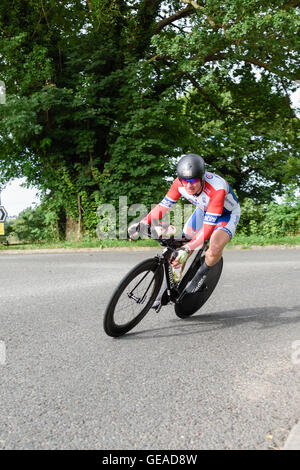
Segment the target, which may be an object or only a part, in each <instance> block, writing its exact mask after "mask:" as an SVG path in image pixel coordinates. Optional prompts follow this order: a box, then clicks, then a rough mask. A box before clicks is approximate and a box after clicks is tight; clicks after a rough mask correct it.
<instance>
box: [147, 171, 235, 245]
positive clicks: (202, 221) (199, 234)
mask: <svg viewBox="0 0 300 470" xmlns="http://www.w3.org/2000/svg"><path fill="white" fill-rule="evenodd" d="M180 197H184V198H186V199H187V200H188V201H189V202H191V203H192V204H194V205H195V206H196V210H195V211H194V213H193V215H192V216H191V217H190V218H189V220H188V221H187V223H186V224H185V226H184V229H183V233H184V235H185V236H186V237H188V238H191V241H190V242H188V243H187V244H186V246H188V247H189V248H190V249H191V250H195V249H196V248H199V247H200V246H202V244H203V242H204V241H206V240H209V238H210V237H211V235H212V233H213V231H214V230H219V229H221V230H225V231H226V233H228V235H229V237H230V238H232V237H233V235H234V232H235V229H236V226H237V224H238V221H239V218H240V205H239V203H238V199H237V197H236V195H235V193H234V192H233V190H232V188H231V186H230V184H228V183H227V181H226V180H224V178H221V177H220V176H218V175H216V174H215V173H210V172H206V173H205V177H204V187H203V191H202V192H201V193H200V194H198V195H191V194H188V192H187V191H186V189H185V187H184V185H183V184H182V183H181V182H180V180H179V178H176V179H175V180H174V181H173V184H172V186H171V187H170V189H169V191H168V192H167V194H166V196H165V197H164V198H163V200H162V201H161V202H160V203H159V204H158V205H157V206H156V207H155V208H154V209H152V211H151V212H150V213H149V214H148V216H147V222H148V223H149V224H151V221H152V220H160V219H161V218H162V217H163V216H164V215H165V213H166V212H167V211H168V210H169V209H170V208H171V207H172V206H173V204H175V203H176V202H177V201H178V199H179V198H180Z"/></svg>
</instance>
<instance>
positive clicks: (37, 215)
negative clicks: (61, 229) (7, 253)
mask: <svg viewBox="0 0 300 470" xmlns="http://www.w3.org/2000/svg"><path fill="white" fill-rule="evenodd" d="M10 234H11V235H12V236H14V237H17V239H18V240H19V241H21V242H30V243H36V242H42V241H48V240H57V239H58V236H57V235H58V234H57V230H56V216H55V213H54V212H51V211H49V210H47V211H45V208H44V207H43V206H38V207H37V208H35V209H31V208H28V209H25V210H24V211H22V212H21V213H20V215H19V216H18V218H17V219H16V220H15V222H14V223H13V224H12V225H11V232H10Z"/></svg>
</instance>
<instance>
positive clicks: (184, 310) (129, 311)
mask: <svg viewBox="0 0 300 470" xmlns="http://www.w3.org/2000/svg"><path fill="white" fill-rule="evenodd" d="M157 241H158V242H159V243H160V245H162V247H163V251H162V253H161V254H158V255H156V256H154V257H153V258H148V259H146V260H144V261H142V262H141V263H139V264H137V265H136V266H135V267H134V268H132V269H131V271H129V273H128V274H126V276H125V277H124V278H123V279H122V280H121V282H120V283H119V285H118V286H117V287H116V289H115V290H114V292H113V294H112V296H111V298H110V300H109V302H108V305H107V307H106V310H105V313H104V322H103V326H104V331H105V333H106V334H107V335H109V336H112V337H118V336H122V335H124V334H125V333H127V332H128V331H130V330H132V329H133V328H134V327H135V326H136V325H137V324H138V323H139V322H140V321H141V320H142V319H143V318H144V317H145V315H146V314H147V313H148V312H149V310H150V308H151V307H152V305H153V303H154V301H155V299H156V298H157V296H158V294H159V292H160V289H161V286H162V283H163V280H164V277H165V278H166V286H167V287H166V290H165V291H164V293H163V295H162V301H161V304H162V305H167V304H169V303H172V304H174V309H175V313H176V315H177V316H178V317H179V318H186V317H189V316H190V315H193V314H194V313H195V312H197V311H198V310H199V309H200V308H201V307H202V306H203V305H204V304H205V302H206V301H207V300H208V298H209V297H210V296H211V294H212V292H213V291H214V289H215V287H216V285H217V283H218V281H219V279H220V276H221V273H222V268H223V258H221V259H220V260H219V261H218V263H216V264H215V265H214V266H213V267H212V268H210V270H209V271H208V274H207V276H206V278H205V281H204V283H203V284H202V286H201V287H200V289H199V290H198V291H197V292H195V293H189V294H187V293H186V291H185V288H186V286H187V284H188V283H189V281H191V279H193V277H194V276H195V274H196V272H197V271H198V269H199V268H200V266H201V264H202V263H203V261H204V259H205V251H206V250H207V249H208V246H209V242H205V243H204V245H203V247H202V248H201V249H199V250H198V251H195V252H194V253H193V255H192V260H191V264H190V265H189V267H188V269H187V270H186V273H185V275H184V276H183V277H182V279H181V280H180V281H179V282H175V281H174V279H173V271H172V266H171V263H170V259H171V257H172V254H173V253H174V252H175V251H176V249H178V248H179V247H181V246H182V245H184V244H185V243H187V242H188V241H189V240H188V239H185V238H184V237H182V238H181V239H180V240H178V239H176V238H175V237H174V235H172V236H170V237H169V238H165V239H164V238H162V237H161V236H160V237H159V238H158V239H157Z"/></svg>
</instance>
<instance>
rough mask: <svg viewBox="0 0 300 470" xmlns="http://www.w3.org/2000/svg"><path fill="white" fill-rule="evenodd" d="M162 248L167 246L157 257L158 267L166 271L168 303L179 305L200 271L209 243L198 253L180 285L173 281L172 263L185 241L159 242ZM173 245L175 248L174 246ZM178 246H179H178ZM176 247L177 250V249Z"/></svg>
mask: <svg viewBox="0 0 300 470" xmlns="http://www.w3.org/2000/svg"><path fill="white" fill-rule="evenodd" d="M158 241H159V243H160V244H161V245H162V246H165V249H164V250H163V252H162V254H161V255H160V256H157V257H156V258H157V262H158V266H157V269H161V268H163V269H164V276H166V281H167V289H166V290H167V294H168V301H172V302H175V303H179V302H180V301H181V300H182V298H183V296H184V295H185V287H186V285H187V284H188V282H189V281H190V280H191V279H192V278H193V277H194V275H195V274H196V272H197V271H198V269H199V267H200V266H201V264H202V262H203V260H202V259H201V258H202V257H204V253H205V251H206V250H207V248H208V242H205V243H204V244H203V247H202V248H201V249H199V250H198V251H197V253H196V254H195V257H194V259H193V261H192V264H191V266H190V267H189V269H188V270H187V271H186V273H185V274H184V276H183V278H182V279H181V281H180V282H179V283H175V282H174V280H173V271H172V266H171V263H170V257H171V255H172V254H173V253H174V252H175V251H176V248H179V247H180V246H182V245H183V244H184V243H185V241H184V240H178V241H175V240H173V239H172V240H171V241H170V240H158ZM172 245H173V246H172ZM176 245H177V246H176ZM175 247H176V248H175Z"/></svg>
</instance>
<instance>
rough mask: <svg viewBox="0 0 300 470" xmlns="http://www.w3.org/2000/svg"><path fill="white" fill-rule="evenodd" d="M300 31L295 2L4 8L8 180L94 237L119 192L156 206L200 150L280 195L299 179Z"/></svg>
mask: <svg viewBox="0 0 300 470" xmlns="http://www.w3.org/2000/svg"><path fill="white" fill-rule="evenodd" d="M298 27H299V8H298V6H297V2H294V1H292V0H291V1H286V2H285V1H284V0H282V1H279V0H276V1H275V0H272V1H258V0H247V1H246V0H235V1H232V0H230V1H229V0H227V1H226V0H225V1H219V0H206V1H202V2H201V1H200V0H198V1H192V0H168V1H162V0H128V1H125V0H87V1H83V0H72V1H56V0H41V1H39V2H36V1H33V0H14V2H13V3H12V2H10V1H9V0H3V1H2V3H1V5H0V50H1V56H0V80H3V81H4V82H5V84H6V93H7V104H6V105H5V106H1V108H0V151H1V163H0V170H1V175H2V180H3V181H7V180H8V179H9V178H11V177H16V176H26V177H27V179H28V181H29V183H31V184H34V185H37V186H38V187H39V188H41V190H43V191H44V194H45V198H46V199H47V200H48V202H50V203H51V204H52V205H53V207H54V208H55V210H56V211H57V214H59V215H60V220H61V223H62V224H63V223H65V222H66V220H67V218H68V217H69V218H72V219H76V220H77V221H78V223H80V224H81V223H82V225H83V227H84V224H85V214H87V213H89V211H90V208H91V204H97V203H100V202H114V201H117V200H118V197H119V195H120V194H121V195H127V196H128V202H129V203H132V202H143V203H146V204H148V205H149V204H150V203H154V202H157V200H159V198H160V197H161V195H162V194H163V192H164V191H165V189H166V187H167V185H168V183H167V182H166V181H165V180H164V178H163V177H164V176H167V175H170V174H172V171H174V162H175V160H174V158H173V157H177V156H179V155H180V154H181V153H183V152H186V151H189V150H192V151H196V152H198V153H201V154H203V155H204V156H205V158H206V160H207V162H208V164H209V168H210V169H213V170H217V171H218V172H219V173H222V174H223V175H224V176H225V177H227V178H229V180H230V182H231V183H233V185H234V187H235V189H236V190H237V191H238V193H239V194H240V196H242V197H245V196H246V195H248V196H249V195H250V196H252V197H256V198H257V199H258V200H268V199H270V197H271V194H274V193H280V192H281V191H282V188H283V186H284V185H285V184H286V183H287V182H288V181H289V179H290V178H296V177H297V169H296V161H297V159H298V156H299V144H298V142H297V132H298V130H299V119H298V118H297V117H296V114H295V111H294V110H293V108H292V107H291V103H290V100H289V95H288V92H289V91H291V90H293V89H294V80H295V79H296V78H299V40H298V36H297V30H298ZM260 181H261V182H267V186H266V185H264V186H261V187H259V188H258V186H257V182H260ZM120 191H121V192H120ZM79 229H81V225H80V226H79Z"/></svg>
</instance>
